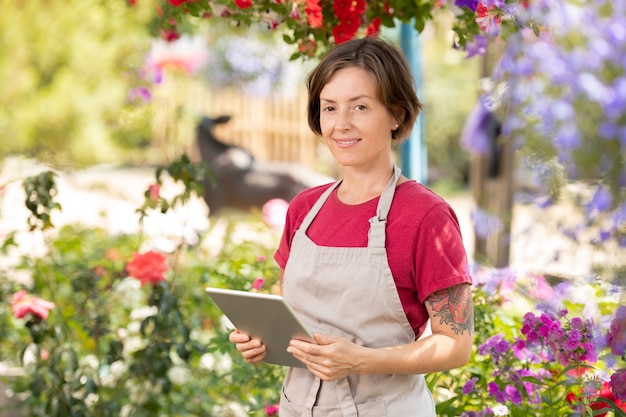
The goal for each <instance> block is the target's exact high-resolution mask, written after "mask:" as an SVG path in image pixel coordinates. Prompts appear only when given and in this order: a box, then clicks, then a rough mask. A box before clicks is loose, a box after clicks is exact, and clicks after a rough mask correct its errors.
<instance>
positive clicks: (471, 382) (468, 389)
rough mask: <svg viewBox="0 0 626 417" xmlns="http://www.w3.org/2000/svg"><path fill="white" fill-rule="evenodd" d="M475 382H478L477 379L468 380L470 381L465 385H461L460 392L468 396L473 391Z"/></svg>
mask: <svg viewBox="0 0 626 417" xmlns="http://www.w3.org/2000/svg"><path fill="white" fill-rule="evenodd" d="M477 381H478V378H477V377H472V378H470V380H469V381H467V382H466V383H465V385H463V390H462V392H463V395H468V394H469V393H471V392H472V391H474V386H475V385H476V382H477Z"/></svg>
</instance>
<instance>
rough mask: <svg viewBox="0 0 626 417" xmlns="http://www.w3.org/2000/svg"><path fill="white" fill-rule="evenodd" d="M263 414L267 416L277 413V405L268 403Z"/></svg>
mask: <svg viewBox="0 0 626 417" xmlns="http://www.w3.org/2000/svg"><path fill="white" fill-rule="evenodd" d="M265 414H267V415H268V416H275V415H278V406H277V405H268V406H266V407H265Z"/></svg>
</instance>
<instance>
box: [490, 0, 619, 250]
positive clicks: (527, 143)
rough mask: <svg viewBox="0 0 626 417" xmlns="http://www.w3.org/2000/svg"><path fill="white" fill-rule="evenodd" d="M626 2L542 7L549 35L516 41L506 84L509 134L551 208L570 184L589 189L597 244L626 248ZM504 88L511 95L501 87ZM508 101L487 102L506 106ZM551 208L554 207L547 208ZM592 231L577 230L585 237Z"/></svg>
mask: <svg viewBox="0 0 626 417" xmlns="http://www.w3.org/2000/svg"><path fill="white" fill-rule="evenodd" d="M625 10H626V1H624V0H610V1H609V0H598V1H593V2H575V1H567V0H536V1H533V2H530V8H529V13H530V14H531V15H532V16H533V19H534V21H535V22H536V24H538V25H540V26H541V27H544V28H549V30H542V31H541V34H540V36H536V35H535V34H533V33H531V32H529V31H528V30H527V29H524V30H521V31H519V32H518V33H515V34H514V35H512V36H510V37H508V41H507V46H506V50H505V52H504V56H503V57H502V60H501V63H500V64H499V66H498V69H497V71H496V74H494V76H495V79H496V81H499V82H502V83H504V84H505V85H506V86H507V88H506V93H505V94H504V96H503V97H502V103H501V106H500V107H496V111H497V112H498V114H499V117H500V119H501V120H502V121H503V130H504V134H505V135H506V136H507V137H508V138H509V140H512V141H514V143H515V144H516V146H517V147H518V148H519V149H520V150H521V151H522V152H523V154H524V155H525V156H526V161H527V163H528V164H529V165H530V167H531V169H532V170H533V171H534V172H536V173H537V175H538V176H540V177H542V182H543V183H544V184H548V187H549V189H550V190H549V191H550V195H549V196H547V197H548V199H542V201H541V202H540V203H541V204H543V205H549V204H551V203H552V202H554V200H556V198H557V197H558V196H559V193H560V192H561V191H562V189H563V187H562V185H563V184H566V183H568V182H570V181H572V180H575V181H580V182H582V183H583V184H586V185H587V189H585V190H584V191H583V192H581V193H578V195H577V196H576V200H577V205H578V206H579V208H580V209H581V211H582V213H584V215H585V221H586V223H587V225H586V226H591V225H594V226H595V228H596V233H595V236H594V237H593V239H592V241H594V242H596V243H597V244H599V245H603V244H605V243H606V242H608V241H611V240H612V241H615V242H618V245H619V247H620V248H624V246H625V245H626V239H625V234H624V233H625V230H626V229H624V227H623V225H624V224H625V222H626V191H625V190H626V187H625V186H626V161H625V159H624V154H625V153H626V118H625V114H626V113H624V108H625V103H626V72H625V71H624V68H625V66H624V56H626V49H625V48H626V33H625V32H624V30H623V28H624V23H625V21H624V11H625ZM501 90H502V89H501ZM499 100H500V97H498V96H497V95H493V96H490V97H485V100H484V101H485V103H489V105H494V104H495V105H496V106H497V104H498V102H499ZM546 200H547V201H546ZM583 229H585V228H583V227H578V228H576V227H575V226H571V227H569V228H568V230H567V232H568V233H569V234H570V235H571V236H572V237H573V238H574V239H580V238H581V231H582V230H583Z"/></svg>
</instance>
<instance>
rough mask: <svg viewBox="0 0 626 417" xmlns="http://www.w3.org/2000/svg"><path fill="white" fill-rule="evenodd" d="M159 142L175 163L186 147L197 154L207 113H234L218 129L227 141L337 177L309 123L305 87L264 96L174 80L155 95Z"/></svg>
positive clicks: (155, 129)
mask: <svg viewBox="0 0 626 417" xmlns="http://www.w3.org/2000/svg"><path fill="white" fill-rule="evenodd" d="M154 103H155V105H156V106H155V118H154V123H153V138H154V144H155V146H156V147H157V148H158V149H160V150H161V152H162V153H163V159H165V160H166V161H170V160H172V159H174V158H176V157H177V155H179V154H180V153H181V151H185V152H187V153H188V154H190V155H191V156H192V157H194V158H197V157H198V152H197V149H195V128H196V125H197V123H198V121H199V119H200V117H202V116H205V115H206V116H210V117H216V116H219V115H222V114H228V115H230V116H231V120H230V122H228V123H227V124H224V125H220V126H219V127H218V128H217V129H216V132H215V133H216V136H217V137H218V138H220V139H221V140H223V141H224V142H226V143H232V144H236V145H239V146H241V147H243V148H245V149H247V150H249V151H250V152H252V154H253V155H254V156H255V157H256V158H258V159H260V160H265V161H273V160H275V161H290V162H298V163H300V164H302V165H303V166H306V167H308V168H311V169H314V170H318V171H325V173H328V174H330V175H332V171H333V168H332V166H329V164H330V165H332V162H330V158H329V157H328V155H327V153H326V152H327V151H326V150H325V147H324V146H321V141H320V139H319V138H318V137H316V136H315V135H314V134H313V133H312V132H311V130H310V129H309V126H308V124H307V121H306V91H305V90H304V88H302V89H300V90H298V91H295V92H294V93H293V94H292V95H289V96H271V97H258V96H252V95H244V94H241V93H238V92H234V91H225V90H224V91H210V90H209V89H208V87H207V86H206V85H204V84H201V83H197V82H193V81H190V80H179V79H172V80H168V82H164V83H163V84H161V85H159V87H158V89H157V90H156V91H155V93H154Z"/></svg>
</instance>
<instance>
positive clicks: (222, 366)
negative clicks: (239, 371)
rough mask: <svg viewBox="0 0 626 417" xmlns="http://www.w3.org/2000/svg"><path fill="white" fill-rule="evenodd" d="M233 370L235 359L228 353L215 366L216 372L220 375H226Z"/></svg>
mask: <svg viewBox="0 0 626 417" xmlns="http://www.w3.org/2000/svg"><path fill="white" fill-rule="evenodd" d="M231 369H233V358H231V356H230V355H229V354H228V353H225V354H224V355H222V357H221V358H219V361H217V363H216V364H215V370H216V371H217V372H220V373H226V372H229V371H230V370H231Z"/></svg>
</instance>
